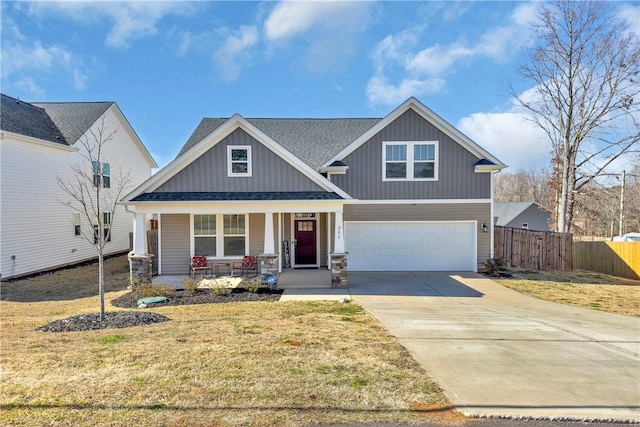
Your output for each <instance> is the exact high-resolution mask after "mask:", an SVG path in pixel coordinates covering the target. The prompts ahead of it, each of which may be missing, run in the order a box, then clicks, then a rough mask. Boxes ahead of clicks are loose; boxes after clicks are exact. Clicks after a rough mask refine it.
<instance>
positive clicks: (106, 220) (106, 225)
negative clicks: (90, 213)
mask: <svg viewBox="0 0 640 427" xmlns="http://www.w3.org/2000/svg"><path fill="white" fill-rule="evenodd" d="M102 231H103V233H104V240H103V242H110V241H111V233H110V231H111V212H103V213H102ZM99 235H100V225H99V224H98V217H97V216H94V217H93V243H94V244H97V243H98V236H99Z"/></svg>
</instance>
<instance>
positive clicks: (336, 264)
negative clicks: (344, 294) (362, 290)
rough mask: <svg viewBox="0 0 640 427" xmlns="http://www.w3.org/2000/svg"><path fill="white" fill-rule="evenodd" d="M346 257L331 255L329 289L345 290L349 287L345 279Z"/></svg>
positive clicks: (343, 255)
mask: <svg viewBox="0 0 640 427" xmlns="http://www.w3.org/2000/svg"><path fill="white" fill-rule="evenodd" d="M347 255H348V254H346V253H344V254H331V287H332V288H346V287H348V286H349V280H348V279H347Z"/></svg>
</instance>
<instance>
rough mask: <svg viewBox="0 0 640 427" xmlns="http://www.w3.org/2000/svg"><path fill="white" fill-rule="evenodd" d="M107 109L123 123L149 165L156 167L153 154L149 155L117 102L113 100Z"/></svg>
mask: <svg viewBox="0 0 640 427" xmlns="http://www.w3.org/2000/svg"><path fill="white" fill-rule="evenodd" d="M109 109H110V110H111V111H113V114H114V115H115V116H116V118H117V119H118V120H119V121H120V122H121V123H122V124H123V128H124V129H125V131H126V132H127V133H128V134H129V137H130V138H131V139H132V140H133V141H134V142H135V143H136V145H137V146H138V149H139V150H140V152H141V153H142V154H143V155H144V157H146V158H147V162H149V166H150V167H151V168H157V167H158V164H157V163H156V161H155V160H154V158H153V156H151V153H149V150H147V147H146V146H145V145H144V143H143V142H142V140H141V139H140V137H138V134H137V133H136V131H135V129H133V127H132V126H131V123H129V120H127V117H126V116H125V115H124V114H123V113H122V110H120V107H118V104H116V103H115V102H114V103H113V104H111V107H109ZM107 111H108V110H107Z"/></svg>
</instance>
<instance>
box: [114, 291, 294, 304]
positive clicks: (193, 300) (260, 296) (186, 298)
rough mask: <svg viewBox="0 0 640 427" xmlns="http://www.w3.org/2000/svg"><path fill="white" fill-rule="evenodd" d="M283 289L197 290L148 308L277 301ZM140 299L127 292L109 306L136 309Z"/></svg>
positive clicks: (179, 293) (177, 293)
mask: <svg viewBox="0 0 640 427" xmlns="http://www.w3.org/2000/svg"><path fill="white" fill-rule="evenodd" d="M282 292H284V290H283V289H268V288H259V289H258V291H257V292H249V291H248V290H246V289H244V288H233V289H231V293H230V294H228V295H220V294H216V293H215V292H214V291H212V290H210V289H198V290H197V291H196V292H193V293H192V292H189V291H176V293H175V295H173V296H170V297H168V301H167V302H163V303H157V304H149V308H152V307H162V306H167V305H189V304H220V303H226V302H244V301H278V300H279V299H280V297H281V296H282ZM140 298H141V297H140V296H139V295H138V294H136V293H135V292H129V293H128V294H125V295H122V296H121V297H118V298H116V299H114V300H112V301H111V304H112V305H114V306H116V307H122V308H137V307H138V299H140Z"/></svg>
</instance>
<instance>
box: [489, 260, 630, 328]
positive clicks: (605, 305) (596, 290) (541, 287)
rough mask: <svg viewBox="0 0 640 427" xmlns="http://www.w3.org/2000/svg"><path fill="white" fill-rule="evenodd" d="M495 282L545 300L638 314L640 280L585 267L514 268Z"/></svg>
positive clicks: (627, 314)
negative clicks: (543, 269) (559, 268)
mask: <svg viewBox="0 0 640 427" xmlns="http://www.w3.org/2000/svg"><path fill="white" fill-rule="evenodd" d="M512 274H513V277H512V278H497V279H494V280H495V281H496V282H498V283H500V284H501V285H503V286H506V287H508V288H511V289H514V290H516V291H518V292H521V293H523V294H526V295H529V296H532V297H536V298H540V299H543V300H547V301H553V302H558V303H562V304H570V305H576V306H579V307H584V308H590V309H594V310H602V311H608V312H610V313H617V314H623V315H625V316H634V317H640V281H639V280H630V279H623V278H619V277H614V276H608V275H606V274H600V273H593V272H589V271H582V270H577V271H571V272H569V271H538V270H526V269H514V270H513V271H512Z"/></svg>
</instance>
